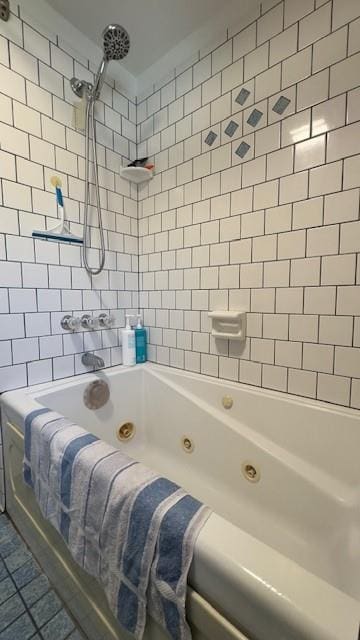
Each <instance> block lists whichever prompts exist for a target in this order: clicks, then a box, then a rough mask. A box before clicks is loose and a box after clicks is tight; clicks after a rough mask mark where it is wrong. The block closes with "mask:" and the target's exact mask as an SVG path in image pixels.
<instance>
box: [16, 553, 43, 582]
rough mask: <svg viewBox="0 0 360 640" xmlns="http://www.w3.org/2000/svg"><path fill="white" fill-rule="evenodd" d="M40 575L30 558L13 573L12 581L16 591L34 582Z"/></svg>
mask: <svg viewBox="0 0 360 640" xmlns="http://www.w3.org/2000/svg"><path fill="white" fill-rule="evenodd" d="M39 574H40V569H39V567H38V565H37V564H36V562H35V561H34V560H33V559H32V558H31V559H30V560H29V561H28V562H26V563H25V564H23V566H22V567H20V569H18V570H17V571H15V572H14V573H13V576H12V577H13V580H14V582H15V584H16V586H17V588H18V589H22V587H25V585H26V584H28V583H29V582H31V580H34V578H36V577H37V576H38V575H39Z"/></svg>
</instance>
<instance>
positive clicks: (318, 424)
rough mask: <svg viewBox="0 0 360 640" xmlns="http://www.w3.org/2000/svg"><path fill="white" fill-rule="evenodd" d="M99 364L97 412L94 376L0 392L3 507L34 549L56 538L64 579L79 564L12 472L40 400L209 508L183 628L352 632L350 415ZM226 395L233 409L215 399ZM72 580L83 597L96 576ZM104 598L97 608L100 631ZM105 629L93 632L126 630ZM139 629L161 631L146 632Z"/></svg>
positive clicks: (268, 639)
mask: <svg viewBox="0 0 360 640" xmlns="http://www.w3.org/2000/svg"><path fill="white" fill-rule="evenodd" d="M96 375H97V376H98V377H101V378H103V379H106V380H107V381H108V383H109V385H110V388H111V397H110V401H109V402H108V404H107V405H106V406H105V407H104V408H102V409H100V410H98V411H91V410H89V409H87V408H86V407H85V406H84V403H83V392H84V389H85V387H86V386H87V385H88V383H89V382H90V381H92V380H94V379H95V377H96V376H95V374H89V375H86V376H82V377H76V378H70V379H68V380H66V381H62V382H56V383H51V384H45V385H39V386H37V387H32V388H29V389H27V390H25V391H14V392H9V393H6V394H4V395H3V396H2V418H3V419H2V421H3V428H4V441H5V468H6V486H7V509H8V511H9V513H10V515H11V516H12V517H13V519H14V521H15V522H16V524H17V525H18V526H19V528H20V529H22V530H23V533H24V535H25V536H26V537H27V539H28V540H29V543H30V544H32V546H33V547H36V540H38V541H39V540H40V538H41V542H39V544H38V547H39V548H38V549H37V552H38V555H41V553H42V555H43V556H46V555H47V554H49V553H50V547H51V546H52V547H53V549H54V548H55V547H56V549H57V551H56V553H57V562H58V563H59V564H60V565H61V564H66V566H67V567H70V569H68V570H67V573H66V576H67V578H68V579H69V580H70V577H69V576H70V574H71V575H73V576H74V575H75V574H76V571H77V570H76V569H75V567H74V566H73V565H72V564H71V561H70V560H69V558H68V556H67V553H66V551H65V550H64V547H63V545H62V542H59V540H58V539H57V538H56V536H55V537H54V538H53V537H52V536H53V534H55V532H52V531H50V529H51V528H50V529H49V525H47V524H46V523H45V522H44V520H43V519H42V518H41V516H39V514H38V513H37V510H36V506H35V504H34V500H33V497H32V495H31V492H29V490H28V489H27V488H25V487H24V486H23V484H22V480H21V455H22V450H21V449H22V434H21V431H22V429H23V417H24V415H25V414H26V413H27V412H28V411H29V410H30V409H31V408H34V406H35V405H36V406H37V405H38V403H40V404H42V405H45V406H48V407H49V408H51V409H54V410H57V411H59V412H60V413H62V414H64V415H65V416H66V417H68V418H71V419H72V420H74V421H75V422H77V423H78V424H80V425H81V426H83V427H85V428H86V429H88V430H89V431H91V432H92V433H94V434H96V435H97V436H99V437H101V438H103V439H104V440H106V441H107V442H109V443H111V444H113V445H115V446H119V447H123V448H124V450H126V452H127V453H128V454H129V455H131V456H133V457H134V458H136V459H138V460H140V461H142V462H144V463H146V464H147V465H148V466H151V467H153V468H154V469H156V470H157V471H159V472H160V473H161V474H163V475H166V476H168V477H169V478H171V479H172V480H175V481H176V482H178V483H179V484H181V485H182V486H184V487H185V488H186V489H187V490H188V491H189V492H191V493H192V494H193V495H194V496H196V497H197V498H200V499H201V500H203V501H204V502H206V503H207V504H208V505H210V507H211V508H212V509H213V511H214V513H213V515H211V517H210V519H209V520H208V522H207V524H206V525H205V527H204V528H203V530H202V531H201V533H200V536H199V538H198V541H197V544H196V549H195V556H194V562H193V565H192V569H191V573H190V585H191V591H190V594H191V595H190V599H189V616H190V619H191V623H192V626H193V633H194V638H205V637H206V638H209V640H215V639H217V638H219V640H225V639H227V638H229V639H230V638H238V639H240V638H249V639H251V640H252V639H254V640H280V639H281V640H358V635H359V620H360V605H359V601H360V482H359V480H360V464H359V453H360V419H359V413H358V412H356V411H353V410H349V409H339V408H336V407H333V406H332V405H327V404H323V403H320V402H311V401H308V400H302V399H299V398H295V397H292V396H285V395H283V394H279V393H276V392H269V391H264V390H262V389H255V388H252V387H249V386H246V385H240V384H237V383H230V382H227V381H222V380H217V379H213V378H208V377H205V376H200V375H196V374H188V373H184V372H180V371H176V370H174V369H170V368H167V367H162V366H158V365H153V364H149V363H148V364H146V365H142V366H137V367H135V368H132V369H131V368H130V369H129V368H125V367H115V368H113V369H108V370H106V371H104V372H99V373H98V374H96ZM224 396H229V397H230V398H231V400H232V402H233V404H232V407H231V408H228V409H226V408H224V406H223V402H222V401H223V398H224ZM225 404H226V403H225ZM228 404H229V398H228ZM230 404H231V402H230ZM127 421H131V422H132V423H134V425H135V426H136V432H135V436H134V437H133V438H132V439H131V440H129V441H127V442H125V443H120V442H119V440H118V438H117V432H118V427H119V425H121V424H122V423H124V422H127ZM184 437H187V438H188V439H189V440H190V441H191V443H192V445H193V449H192V451H191V453H189V452H187V451H186V450H185V449H184V447H183V439H184ZM245 465H250V467H253V468H254V469H255V470H256V471H257V474H258V475H257V479H258V478H259V481H258V482H251V481H250V480H249V479H247V478H246V477H245V474H244V466H245ZM247 468H248V469H249V467H247ZM29 505H30V506H29ZM35 529H36V532H37V535H36V536H34V535H33V533H34V531H35ZM49 536H50V537H51V540H50V538H49ZM54 540H55V542H54ZM35 551H36V549H35ZM51 559H52V561H53V560H54V559H53V557H52V555H51ZM50 570H51V569H50ZM76 575H77V574H76ZM67 578H66V579H67ZM66 579H65V582H66ZM76 580H77V582H76V584H75V586H74V585H72V587H73V590H74V594H75V593H76V592H77V591H76V590H77V589H78V590H79V591H81V593H82V594H85V596H84V597H85V600H84V599H83V598H82V596H81V598H82V600H81V603H82V607H84V606H85V605H84V602H86V599H87V598H88V599H89V598H90V599H91V597H92V595H91V594H92V593H93V590H94V589H95V591H96V587H95V586H94V585H91V581H90V582H89V584H90V587H91V588H90V587H89V589H88V591H89V590H90V593H88V592H87V589H86V584H84V580H85V583H87V582H88V580H87V579H84V575H81V574H79V576H78V577H76ZM59 589H60V591H61V585H60V587H59ZM62 595H63V594H62ZM97 597H98V596H97ZM83 600H84V601H83ZM95 600H96V598H95ZM96 601H97V600H96ZM70 604H73V603H70ZM93 606H94V605H93V604H92V607H93ZM105 608H106V607H105ZM105 608H104V605H103V604H101V607H99V612H97V613H98V618H99V619H100V618H101V620H102V618H104V619H105V618H106V620H107V622H106V621H105V623H104V624H105V627H106V629H108V627H109V624H110V623H109V620H110V622H111V619H110V618H109V616H108V612H106V613H104V611H105ZM72 610H73V613H74V615H75V616H77V608H76V607H75V606H74V605H73V608H72ZM77 617H78V618H79V619H80V618H81V616H80V615H79V616H77ZM96 622H97V624H100V622H99V620H98V619H97V620H96ZM101 624H102V623H101ZM111 624H112V622H111ZM111 624H110V626H111ZM106 625H107V626H106ZM105 627H104V628H105ZM99 628H100V627H99ZM114 629H115V631H114V630H110V631H106V633H107V632H108V634H109V635H106V633H105V632H104V635H103V637H104V638H105V637H106V638H108V637H109V638H117V637H118V638H123V637H124V638H125V637H127V636H124V635H122V634H120V633H119V628H117V627H116V626H114ZM86 631H87V633H88V634H89V630H88V629H86ZM152 633H153V634H155V635H152ZM111 634H112V635H111ZM89 635H90V637H91V634H89ZM147 637H149V638H152V637H154V638H160V637H161V636H160V635H159V632H158V630H157V631H151V630H150V631H149V634H148V636H147ZM99 638H100V636H99V634H98V635H97V636H96V640H99Z"/></svg>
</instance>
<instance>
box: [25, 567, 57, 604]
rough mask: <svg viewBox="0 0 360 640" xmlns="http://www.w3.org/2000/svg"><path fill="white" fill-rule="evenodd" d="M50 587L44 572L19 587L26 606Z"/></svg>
mask: <svg viewBox="0 0 360 640" xmlns="http://www.w3.org/2000/svg"><path fill="white" fill-rule="evenodd" d="M49 589H50V584H49V580H48V579H47V577H46V576H44V574H41V575H40V576H38V577H37V578H35V580H32V581H31V582H30V583H29V584H27V585H26V587H24V588H23V589H21V591H20V593H21V595H22V597H23V598H24V600H25V602H26V604H27V606H28V607H31V605H33V604H34V603H35V602H36V601H37V600H39V598H41V596H43V595H45V593H47V591H49Z"/></svg>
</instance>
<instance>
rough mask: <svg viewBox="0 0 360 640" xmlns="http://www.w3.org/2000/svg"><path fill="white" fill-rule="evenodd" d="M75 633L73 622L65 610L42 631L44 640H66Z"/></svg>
mask: <svg viewBox="0 0 360 640" xmlns="http://www.w3.org/2000/svg"><path fill="white" fill-rule="evenodd" d="M72 631H75V628H74V624H73V621H72V620H71V618H70V617H69V616H68V614H67V613H66V611H65V610H64V609H61V611H59V613H57V614H56V616H55V617H54V618H53V619H52V620H50V622H48V623H47V624H46V625H45V627H42V629H41V635H42V636H43V638H44V640H54V638H56V640H64V639H65V638H67V636H68V635H69V634H70V633H71V632H72Z"/></svg>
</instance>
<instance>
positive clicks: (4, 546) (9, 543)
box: [0, 534, 26, 558]
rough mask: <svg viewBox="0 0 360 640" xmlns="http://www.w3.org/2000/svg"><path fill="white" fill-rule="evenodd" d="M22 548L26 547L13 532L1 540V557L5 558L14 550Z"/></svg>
mask: <svg viewBox="0 0 360 640" xmlns="http://www.w3.org/2000/svg"><path fill="white" fill-rule="evenodd" d="M22 548H23V549H25V548H26V547H25V546H24V544H23V543H22V542H21V540H20V538H19V537H18V536H17V535H16V534H15V535H14V536H11V537H10V536H9V537H8V538H7V539H5V540H1V546H0V553H1V555H2V557H3V558H7V557H8V556H9V555H10V554H12V553H14V551H18V550H19V549H22Z"/></svg>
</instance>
